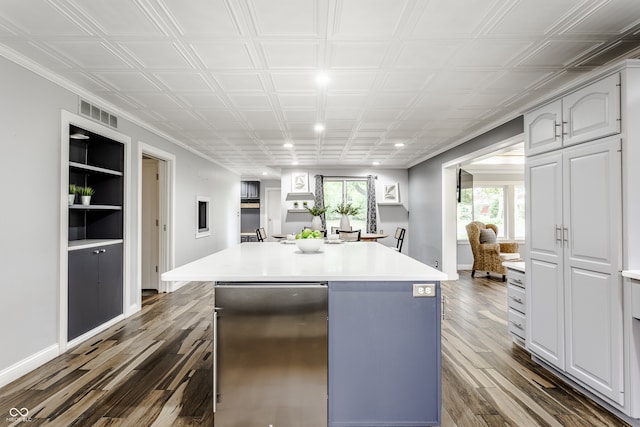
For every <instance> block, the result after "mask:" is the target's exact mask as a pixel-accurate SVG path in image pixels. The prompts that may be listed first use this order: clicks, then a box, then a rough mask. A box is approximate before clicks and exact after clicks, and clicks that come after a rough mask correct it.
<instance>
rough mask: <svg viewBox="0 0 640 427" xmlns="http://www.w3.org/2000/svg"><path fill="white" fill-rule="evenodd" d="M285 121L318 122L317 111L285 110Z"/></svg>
mask: <svg viewBox="0 0 640 427" xmlns="http://www.w3.org/2000/svg"><path fill="white" fill-rule="evenodd" d="M283 114H284V119H285V120H286V121H288V122H300V123H306V124H309V123H313V122H315V120H316V117H317V113H316V111H315V110H308V111H303V110H283Z"/></svg>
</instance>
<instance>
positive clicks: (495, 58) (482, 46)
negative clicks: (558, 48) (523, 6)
mask: <svg viewBox="0 0 640 427" xmlns="http://www.w3.org/2000/svg"><path fill="white" fill-rule="evenodd" d="M531 45H532V42H531V41H528V40H522V41H518V40H493V39H482V40H473V41H470V42H468V43H465V44H464V45H463V46H462V47H461V48H460V49H459V50H458V51H457V52H456V55H455V57H453V58H452V59H451V60H450V61H449V65H450V66H453V67H505V66H507V65H509V64H510V63H511V62H512V61H513V59H514V58H515V57H517V56H519V55H523V54H524V53H525V52H527V50H528V49H529V48H530V47H531Z"/></svg>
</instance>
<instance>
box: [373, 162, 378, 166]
mask: <svg viewBox="0 0 640 427" xmlns="http://www.w3.org/2000/svg"><path fill="white" fill-rule="evenodd" d="M372 165H373V166H380V162H373V163H372Z"/></svg>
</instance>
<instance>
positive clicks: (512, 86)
mask: <svg viewBox="0 0 640 427" xmlns="http://www.w3.org/2000/svg"><path fill="white" fill-rule="evenodd" d="M550 75H551V72H549V71H515V72H511V73H506V72H504V73H498V75H496V77H495V80H494V81H493V82H491V83H488V84H487V85H486V86H485V89H487V90H502V91H506V90H507V91H510V92H511V93H514V92H515V91H517V90H518V89H521V90H527V89H528V88H529V87H531V86H533V85H535V84H536V83H538V82H540V81H542V80H544V79H545V78H547V77H549V76H550ZM494 106H495V105H494Z"/></svg>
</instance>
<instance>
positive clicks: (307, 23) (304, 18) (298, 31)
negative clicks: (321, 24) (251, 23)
mask: <svg viewBox="0 0 640 427" xmlns="http://www.w3.org/2000/svg"><path fill="white" fill-rule="evenodd" d="M247 3H248V5H249V9H250V10H251V11H252V15H253V17H254V19H255V26H256V32H257V33H258V35H259V36H294V35H298V36H300V35H303V36H315V35H317V34H318V29H317V28H316V10H317V0H279V1H277V2H266V1H263V0H248V2H247ZM285 16H286V19H283V17H285Z"/></svg>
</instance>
